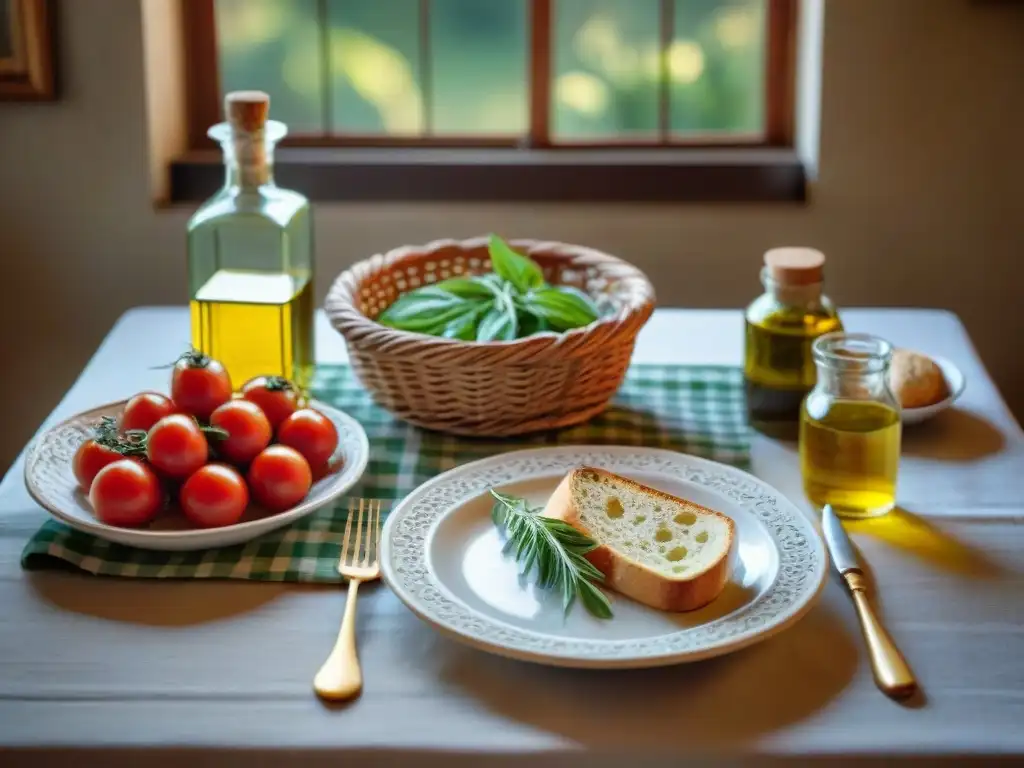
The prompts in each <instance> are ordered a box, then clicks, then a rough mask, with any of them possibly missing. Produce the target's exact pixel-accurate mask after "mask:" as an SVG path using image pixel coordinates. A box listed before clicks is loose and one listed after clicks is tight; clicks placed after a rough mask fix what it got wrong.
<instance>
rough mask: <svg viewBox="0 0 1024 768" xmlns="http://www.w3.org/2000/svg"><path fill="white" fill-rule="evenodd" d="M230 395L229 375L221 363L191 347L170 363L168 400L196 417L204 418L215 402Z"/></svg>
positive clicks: (207, 415)
mask: <svg viewBox="0 0 1024 768" xmlns="http://www.w3.org/2000/svg"><path fill="white" fill-rule="evenodd" d="M230 399H231V377H230V376H228V372H227V371H226V370H225V369H224V366H223V365H221V363H220V362H219V361H217V360H214V359H213V358H211V357H208V356H207V355H204V354H203V353H202V352H198V351H195V350H193V351H192V352H189V353H188V354H186V355H182V357H181V358H180V359H179V360H178V362H176V363H175V364H174V372H173V373H172V374H171V400H173V401H174V404H175V405H176V406H177V407H178V408H179V409H181V410H182V411H184V412H185V413H190V414H192V415H193V416H195V417H196V418H197V419H199V420H200V421H207V420H208V419H209V418H210V414H211V413H213V411H214V409H215V408H217V406H219V405H222V404H224V403H226V402H227V401H228V400H230Z"/></svg>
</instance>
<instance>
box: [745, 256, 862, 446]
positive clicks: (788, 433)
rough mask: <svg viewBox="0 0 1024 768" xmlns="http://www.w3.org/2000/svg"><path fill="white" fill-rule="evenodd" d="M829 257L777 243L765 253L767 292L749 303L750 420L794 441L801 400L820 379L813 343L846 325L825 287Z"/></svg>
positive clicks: (759, 427) (747, 365) (763, 275)
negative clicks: (813, 353) (826, 261)
mask: <svg viewBox="0 0 1024 768" xmlns="http://www.w3.org/2000/svg"><path fill="white" fill-rule="evenodd" d="M824 265H825V256H824V254H822V253H821V251H817V250H814V249H812V248H773V249H771V250H769V251H768V252H767V253H765V255H764V268H763V269H762V271H761V282H762V283H763V285H764V293H763V294H761V295H760V296H758V297H757V298H756V299H755V300H754V301H753V302H751V304H750V306H748V307H747V310H746V316H745V323H744V325H745V349H744V364H743V376H744V381H745V389H746V406H747V419H748V421H749V423H750V425H751V426H752V427H754V428H755V429H757V430H758V431H760V432H763V433H765V434H768V435H770V436H773V437H779V438H783V439H791V440H795V439H796V438H797V436H798V435H799V427H800V405H801V403H802V402H803V399H804V397H805V396H806V395H807V393H808V392H810V391H811V389H813V388H814V384H815V381H816V379H817V372H816V367H815V364H814V358H813V355H812V353H811V345H812V344H813V343H814V340H815V339H817V338H818V337H819V336H821V335H823V334H826V333H830V332H832V331H838V330H842V323H841V322H840V319H839V314H838V312H837V311H836V308H835V307H834V306H833V304H832V302H831V301H830V300H829V298H828V297H827V296H826V295H825V294H824V293H823V292H822V284H823V281H824Z"/></svg>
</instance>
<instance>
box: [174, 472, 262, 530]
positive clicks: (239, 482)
mask: <svg viewBox="0 0 1024 768" xmlns="http://www.w3.org/2000/svg"><path fill="white" fill-rule="evenodd" d="M178 503H179V504H181V510H182V512H184V513H185V516H186V517H187V518H188V519H189V520H191V521H192V522H193V523H195V524H196V525H198V526H200V527H202V528H217V527H220V526H222V525H233V524H235V523H237V522H238V521H239V520H240V519H241V518H242V514H243V513H244V512H245V508H246V506H248V504H249V489H248V487H246V485H245V480H243V479H242V476H241V475H240V474H238V471H237V470H235V469H234V468H232V467H229V466H228V465H227V464H207V465H206V466H204V467H200V468H199V469H198V470H196V471H195V472H194V473H193V474H192V475H191V476H190V477H189V479H188V480H186V481H185V484H184V485H183V486H181V492H180V494H179V495H178Z"/></svg>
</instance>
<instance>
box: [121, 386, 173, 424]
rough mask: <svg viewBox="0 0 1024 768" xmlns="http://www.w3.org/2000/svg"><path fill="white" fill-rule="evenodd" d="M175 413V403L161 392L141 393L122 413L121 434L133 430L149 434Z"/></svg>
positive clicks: (129, 402)
mask: <svg viewBox="0 0 1024 768" xmlns="http://www.w3.org/2000/svg"><path fill="white" fill-rule="evenodd" d="M174 411H175V407H174V403H173V402H171V399H170V398H169V397H164V396H163V395H161V394H160V393H159V392H140V393H139V394H137V395H135V397H133V398H132V399H131V400H129V401H128V402H127V403H125V406H124V411H123V412H122V413H121V423H120V428H121V432H122V433H124V432H127V431H128V430H131V429H141V430H143V431H144V432H148V431H149V428H150V427H152V426H153V425H154V424H156V423H157V422H158V421H160V419H162V418H163V417H164V416H170V415H171V414H172V413H174Z"/></svg>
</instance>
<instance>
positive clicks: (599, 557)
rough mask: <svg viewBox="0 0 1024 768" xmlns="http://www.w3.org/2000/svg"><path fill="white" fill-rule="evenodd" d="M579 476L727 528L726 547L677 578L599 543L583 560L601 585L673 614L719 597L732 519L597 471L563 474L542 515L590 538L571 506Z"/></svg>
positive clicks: (731, 538)
mask: <svg viewBox="0 0 1024 768" xmlns="http://www.w3.org/2000/svg"><path fill="white" fill-rule="evenodd" d="M585 472H591V473H594V474H596V475H597V476H598V477H604V478H607V479H610V480H615V481H617V482H619V483H621V484H623V485H625V486H628V487H631V488H632V489H633V490H634V491H636V492H637V493H638V494H640V495H643V496H648V497H655V498H660V499H663V500H665V501H669V502H672V503H675V504H680V505H682V506H684V507H688V508H689V509H691V510H693V511H695V512H699V513H700V514H704V515H714V516H715V517H718V518H720V519H721V520H722V521H723V522H724V523H725V526H726V529H727V530H728V543H727V545H726V548H725V552H724V554H723V556H722V557H721V558H719V559H718V560H716V561H715V562H714V563H712V564H711V565H709V566H708V567H707V568H705V569H704V570H702V571H699V572H697V573H693V574H687V576H686V577H685V578H678V579H674V578H669V577H667V576H665V575H663V574H660V573H658V572H656V571H654V570H652V569H651V568H648V567H647V566H646V565H644V564H643V563H639V562H636V561H635V560H632V559H630V558H629V557H627V556H626V555H624V554H622V553H621V552H618V551H616V550H615V549H614V548H613V547H612V546H610V545H609V544H603V543H600V542H599V544H600V545H599V546H598V547H597V548H596V549H594V550H592V551H591V552H589V553H588V554H587V559H588V560H590V562H591V563H593V564H594V567H595V568H597V569H598V570H599V571H601V573H603V574H604V575H605V583H606V586H608V587H609V588H610V589H613V590H615V591H616V592H619V593H621V594H623V595H626V596H627V597H630V598H632V599H634V600H636V601H637V602H639V603H643V604H644V605H648V606H650V607H652V608H657V609H658V610H662V611H673V612H682V611H692V610H696V609H697V608H701V607H703V606H705V605H707V604H708V603H710V602H711V601H712V600H714V599H715V598H716V597H718V595H719V594H721V592H722V589H723V588H724V587H725V584H726V581H727V580H728V577H729V554H730V552H731V551H732V547H733V544H734V541H735V537H736V524H735V523H734V522H733V520H732V518H730V517H728V516H727V515H723V514H722V513H721V512H718V511H716V510H713V509H709V508H707V507H704V506H701V505H700V504H694V503H693V502H691V501H687V500H686V499H681V498H678V497H676V496H672V495H671V494H668V493H664V492H663V491H659V490H657V489H655V488H649V487H647V486H645V485H642V484H640V483H638V482H636V481H634V480H630V479H629V478H626V477H621V476H620V475H616V474H614V473H612V472H608V471H606V470H603V469H597V468H595V467H578V468H576V469H574V470H572V471H571V472H569V473H568V474H567V475H566V476H565V477H564V478H563V479H562V481H561V482H560V483H559V484H558V487H557V488H556V489H555V492H554V493H552V494H551V497H550V498H549V499H548V503H547V505H546V506H545V507H544V511H543V512H542V514H543V515H544V516H546V517H551V518H555V519H558V520H562V521H564V522H566V523H568V524H569V525H571V526H572V527H573V528H575V529H577V530H578V531H580V532H582V533H584V534H586V535H588V536H592V535H593V534H592V532H591V531H590V530H588V528H587V526H586V525H584V524H583V522H582V521H581V520H580V510H579V508H578V506H577V504H576V500H575V497H576V494H575V493H574V491H575V488H576V486H577V484H578V483H579V482H580V481H581V480H582V479H583V473H585Z"/></svg>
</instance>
